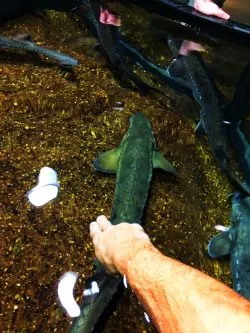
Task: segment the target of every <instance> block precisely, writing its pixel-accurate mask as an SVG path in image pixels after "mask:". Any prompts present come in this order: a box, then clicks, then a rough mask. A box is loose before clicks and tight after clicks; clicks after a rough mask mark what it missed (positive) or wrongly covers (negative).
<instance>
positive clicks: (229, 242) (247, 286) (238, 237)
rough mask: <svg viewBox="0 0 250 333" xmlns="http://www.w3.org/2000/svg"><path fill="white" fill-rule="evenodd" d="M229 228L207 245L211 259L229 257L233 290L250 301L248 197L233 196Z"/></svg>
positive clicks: (249, 206)
mask: <svg viewBox="0 0 250 333" xmlns="http://www.w3.org/2000/svg"><path fill="white" fill-rule="evenodd" d="M231 222H232V225H231V227H230V228H229V229H228V230H227V231H225V232H222V233H220V234H219V235H216V236H214V237H213V238H212V239H211V240H210V242H209V244H208V253H209V255H210V256H211V257H212V258H218V257H221V256H225V255H230V265H231V275H232V280H233V289H234V290H236V291H237V292H238V293H239V294H240V295H242V296H244V297H245V298H247V299H249V300H250V197H242V196H241V195H240V194H239V193H237V194H235V196H234V198H233V203H232V214H231Z"/></svg>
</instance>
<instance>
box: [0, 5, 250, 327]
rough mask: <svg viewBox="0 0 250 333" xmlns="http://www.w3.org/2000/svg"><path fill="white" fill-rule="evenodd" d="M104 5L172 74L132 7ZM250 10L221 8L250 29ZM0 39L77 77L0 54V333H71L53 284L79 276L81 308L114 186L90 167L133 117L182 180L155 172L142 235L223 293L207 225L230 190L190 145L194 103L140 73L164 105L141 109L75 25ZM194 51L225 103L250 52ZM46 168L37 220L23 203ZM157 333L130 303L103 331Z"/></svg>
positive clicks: (35, 26) (18, 23) (222, 210)
mask: <svg viewBox="0 0 250 333" xmlns="http://www.w3.org/2000/svg"><path fill="white" fill-rule="evenodd" d="M111 5H112V8H113V9H116V10H117V11H118V12H119V13H120V14H121V15H122V19H123V26H122V30H123V32H124V33H125V34H126V37H127V38H128V39H129V40H130V41H131V42H133V43H134V45H136V46H137V47H138V48H139V49H140V50H143V52H144V54H145V55H147V56H148V57H149V58H150V59H151V60H153V61H154V62H156V63H158V64H159V65H161V66H167V65H168V64H169V63H170V61H171V59H172V56H171V54H170V50H169V49H168V47H167V45H166V42H165V41H164V40H163V39H164V38H163V34H162V28H161V29H160V28H159V27H158V28H157V25H156V24H152V22H151V18H150V16H149V14H148V13H146V12H145V11H144V10H142V9H140V8H138V7H134V6H132V7H131V6H130V7H128V6H125V5H121V4H119V3H118V2H117V3H114V2H112V3H111ZM249 9H250V7H249V5H248V3H247V1H245V2H244V1H242V2H240V3H238V4H236V2H233V1H231V0H230V1H228V11H232V19H236V18H237V20H239V21H241V19H242V22H244V23H248V24H250V18H249V16H248V15H246V13H249ZM234 15H235V18H234ZM236 15H237V16H236ZM0 33H1V34H2V35H5V36H15V35H16V34H18V33H30V34H31V35H32V38H33V39H34V41H35V42H37V43H39V45H41V46H44V47H47V48H51V49H56V50H60V51H62V52H64V53H66V54H69V55H71V56H72V57H75V58H76V59H77V60H78V61H79V66H78V67H76V68H75V69H74V71H73V74H72V73H69V72H65V71H63V70H62V69H60V68H59V66H58V65H56V64H55V62H53V61H51V60H48V59H46V58H44V57H43V58H42V57H37V56H35V55H33V54H27V53H22V52H15V51H13V50H12V51H7V50H3V49H1V50H0V51H1V52H0V103H1V104H0V147H1V148H0V170H1V173H0V213H1V215H0V225H1V233H0V236H1V240H0V249H1V256H0V271H1V273H0V286H1V288H0V295H1V305H0V306H1V317H0V330H1V331H2V332H8V333H9V332H11V333H12V332H66V331H67V329H68V328H69V325H70V320H69V319H68V318H67V317H66V315H65V313H64V311H63V310H62V309H61V307H60V305H59V303H58V299H57V283H58V279H59V278H60V276H61V275H62V274H63V273H64V272H65V271H69V270H71V271H76V272H78V273H79V274H80V280H79V281H78V284H77V288H76V297H77V299H78V301H80V299H81V297H82V296H81V295H82V288H83V285H84V281H85V279H86V278H87V277H89V276H90V275H91V273H92V262H93V258H94V252H93V246H92V244H91V241H90V237H89V233H88V226H89V222H90V221H92V220H94V219H95V218H96V216H98V215H99V214H100V213H104V214H106V215H109V214H110V210H111V205H112V195H113V192H114V185H115V178H114V177H107V176H105V175H102V174H97V173H95V172H94V170H93V168H92V162H93V160H94V158H95V157H96V156H97V155H98V154H99V153H101V152H103V151H106V150H108V149H111V148H114V147H115V146H117V145H118V144H119V143H120V141H121V139H122V136H123V134H124V133H125V132H126V130H127V128H128V119H129V117H130V115H131V114H132V113H134V112H136V111H142V112H144V113H145V115H147V117H148V118H149V119H150V121H151V123H152V127H153V129H154V133H155V136H156V139H157V143H158V147H159V150H160V151H161V152H162V154H163V155H164V156H166V157H167V158H168V159H169V160H170V161H171V162H173V164H174V165H175V167H176V168H177V170H178V177H177V180H175V179H173V178H171V177H170V176H169V175H167V174H164V173H162V172H155V174H154V177H153V180H152V184H151V191H150V196H149V200H148V204H147V207H146V209H145V219H144V226H145V229H146V231H147V233H148V234H149V235H150V238H151V239H152V241H153V242H154V244H155V245H156V246H157V247H158V248H159V249H160V250H162V251H163V252H164V253H166V254H167V255H169V256H171V257H173V258H176V259H178V260H181V261H182V262H184V263H186V264H189V265H191V266H193V267H196V268H198V269H200V270H202V271H203V272H206V273H208V274H209V275H210V276H213V277H215V278H217V279H219V280H220V281H222V282H224V283H226V284H228V285H229V286H230V285H231V280H230V272H229V266H228V262H227V261H223V262H222V261H214V260H211V259H210V258H209V257H208V255H207V250H206V246H207V243H208V240H209V239H210V238H211V236H212V235H214V234H215V232H216V231H215V229H214V225H216V224H223V225H227V224H229V216H230V200H229V199H228V195H229V194H230V193H231V192H232V190H233V189H232V188H231V186H230V185H229V183H228V181H227V179H226V178H225V176H224V175H223V174H222V172H221V170H220V169H219V167H218V165H217V163H216V162H215V161H214V158H213V156H212V154H211V151H210V149H209V146H208V142H207V139H206V138H205V137H204V138H201V139H199V138H197V137H196V136H195V134H194V128H195V126H196V120H197V119H198V117H199V106H198V105H197V103H196V102H195V101H193V100H191V99H190V98H189V97H186V96H184V95H181V94H177V93H175V92H174V91H173V90H172V89H170V88H169V87H167V86H164V85H163V84H161V83H159V81H157V79H156V78H154V77H152V76H150V75H149V74H148V73H146V72H145V71H143V70H142V69H141V68H139V67H136V66H134V67H132V68H133V69H134V71H136V72H137V73H138V74H139V75H140V76H141V77H142V78H143V79H144V80H145V81H147V82H148V83H150V84H154V85H155V86H157V87H159V88H161V89H162V90H163V91H164V92H165V95H166V97H164V96H161V95H158V94H155V95H154V94H153V95H152V96H150V97H149V96H147V97H145V96H141V95H139V94H138V93H136V92H132V91H130V90H128V89H124V88H121V87H120V86H119V85H118V84H117V82H116V81H115V80H114V79H113V76H112V74H111V72H110V70H109V69H108V67H107V63H106V60H105V58H104V57H103V55H102V54H100V53H97V52H96V51H94V50H93V48H92V47H93V45H94V44H95V39H94V38H93V37H91V35H90V34H89V32H88V31H87V29H86V28H85V27H84V26H83V25H82V23H81V22H80V21H79V18H78V17H77V16H76V15H75V14H72V13H70V14H69V13H67V14H66V13H57V12H55V11H48V12H45V13H36V14H35V15H26V16H23V17H20V18H17V19H15V20H11V21H9V22H6V23H5V24H4V25H3V26H2V27H1V29H0ZM183 38H185V36H183ZM199 42H200V43H202V46H203V47H204V52H203V53H202V56H203V58H204V60H206V62H207V63H208V65H209V70H210V72H211V75H212V76H213V78H214V80H215V81H216V83H217V84H218V86H219V88H220V89H221V91H222V92H223V94H224V95H225V96H226V98H227V99H228V100H230V99H231V98H232V97H233V94H234V90H235V86H236V83H237V81H238V79H239V77H240V74H241V72H242V70H243V69H244V67H245V65H246V64H247V62H248V61H249V55H250V53H249V49H247V48H245V47H242V46H239V45H236V44H230V43H226V42H224V41H221V40H216V41H215V42H213V43H204V42H203V41H202V40H199ZM131 66H133V65H132V64H131ZM117 102H122V104H123V105H124V108H123V110H117V109H116V108H115V106H116V103H117ZM43 166H50V167H52V168H54V169H55V170H57V172H58V177H59V181H60V184H61V187H60V190H59V195H58V197H57V199H55V200H54V201H52V202H50V203H49V204H47V205H45V206H43V207H41V208H34V207H32V206H31V205H30V204H29V203H28V201H27V197H26V196H25V194H26V193H27V191H28V190H29V189H31V188H32V187H33V186H35V185H36V180H37V176H38V173H39V170H40V169H41V167H43ZM236 167H237V165H236ZM153 331H154V329H153V328H152V327H151V326H148V324H147V323H146V321H145V319H144V315H143V310H142V308H141V307H140V305H139V304H138V302H137V300H136V298H135V296H134V294H133V293H131V292H127V293H126V295H125V296H124V298H123V299H122V300H121V302H120V303H119V305H118V306H117V309H116V310H115V311H114V313H113V314H112V316H111V318H110V320H109V321H108V323H107V326H106V328H105V332H124V333H125V332H135V333H137V332H138V333H139V332H153Z"/></svg>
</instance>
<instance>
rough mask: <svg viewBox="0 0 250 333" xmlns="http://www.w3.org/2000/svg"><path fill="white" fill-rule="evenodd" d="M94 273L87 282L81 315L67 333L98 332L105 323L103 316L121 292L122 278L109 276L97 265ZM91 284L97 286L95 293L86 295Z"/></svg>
mask: <svg viewBox="0 0 250 333" xmlns="http://www.w3.org/2000/svg"><path fill="white" fill-rule="evenodd" d="M98 266H99V267H98V269H97V271H96V273H95V274H94V275H93V276H92V277H91V278H90V279H89V280H88V281H87V285H86V289H85V292H84V294H85V296H83V303H82V305H81V314H80V316H79V317H77V318H76V319H75V320H74V321H73V324H72V326H71V328H70V330H69V333H93V332H96V333H97V332H100V328H99V327H100V326H101V324H102V323H104V322H105V318H104V315H105V314H106V313H107V312H108V310H109V308H110V305H111V303H113V301H114V299H115V298H116V296H118V295H119V294H120V292H122V289H123V282H122V277H121V276H119V277H116V276H112V275H109V274H107V273H106V272H105V270H104V268H103V267H102V266H101V265H100V264H99V263H98ZM93 283H95V285H97V287H98V288H96V289H97V290H98V291H97V290H96V291H97V292H96V293H90V292H89V293H88V292H86V291H88V290H91V287H92V286H93Z"/></svg>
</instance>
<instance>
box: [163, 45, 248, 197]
mask: <svg viewBox="0 0 250 333" xmlns="http://www.w3.org/2000/svg"><path fill="white" fill-rule="evenodd" d="M169 45H170V47H171V49H172V50H173V51H172V52H173V53H174V52H175V55H176V45H175V40H174V39H169ZM169 73H170V74H172V75H173V73H181V75H180V76H179V77H178V75H177V76H176V77H175V79H176V81H177V82H179V83H180V84H182V85H185V84H186V85H187V86H189V87H190V89H191V90H192V92H193V96H194V99H195V100H196V101H197V103H198V104H199V105H200V106H201V110H200V122H199V124H198V126H197V128H196V132H197V133H206V134H207V136H208V141H209V145H210V147H211V150H212V153H213V155H214V157H215V159H216V160H217V162H218V164H219V166H220V168H221V169H222V170H223V171H224V173H225V175H226V176H227V179H228V181H229V182H230V183H231V185H232V186H233V187H234V188H235V189H236V190H237V191H238V192H240V193H242V194H244V195H245V196H248V195H250V190H249V188H248V187H247V186H245V184H244V183H243V182H241V181H240V179H239V178H238V176H237V175H236V173H235V172H234V170H233V169H232V167H231V165H230V162H229V153H228V152H229V146H230V143H229V140H228V135H227V128H226V126H228V125H227V124H225V121H226V116H225V114H224V110H223V107H222V103H223V102H222V96H221V94H220V92H219V90H218V88H217V87H216V85H215V83H214V82H213V80H212V78H211V76H210V74H209V72H208V70H207V68H206V64H205V63H204V61H203V60H202V57H201V56H200V54H199V53H198V52H191V53H190V54H189V55H188V56H178V57H177V58H176V59H175V60H174V62H172V64H171V65H170V66H169Z"/></svg>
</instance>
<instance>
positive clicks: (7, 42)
mask: <svg viewBox="0 0 250 333" xmlns="http://www.w3.org/2000/svg"><path fill="white" fill-rule="evenodd" d="M0 48H10V49H19V50H24V51H29V52H35V53H38V54H43V55H45V56H46V57H49V58H52V59H55V60H57V61H58V62H60V64H61V65H64V66H70V67H73V66H76V65H77V64H78V62H77V60H76V59H74V58H72V57H70V56H68V55H67V54H64V53H61V52H58V51H54V50H49V49H46V48H44V47H40V46H38V45H36V44H35V43H33V42H30V41H27V40H25V41H21V40H15V39H11V38H8V37H4V36H0Z"/></svg>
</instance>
